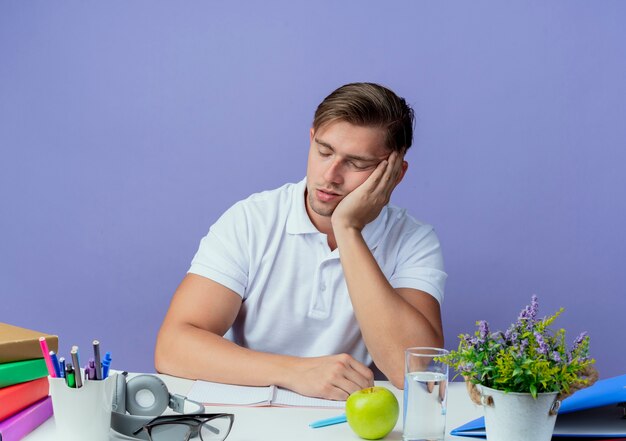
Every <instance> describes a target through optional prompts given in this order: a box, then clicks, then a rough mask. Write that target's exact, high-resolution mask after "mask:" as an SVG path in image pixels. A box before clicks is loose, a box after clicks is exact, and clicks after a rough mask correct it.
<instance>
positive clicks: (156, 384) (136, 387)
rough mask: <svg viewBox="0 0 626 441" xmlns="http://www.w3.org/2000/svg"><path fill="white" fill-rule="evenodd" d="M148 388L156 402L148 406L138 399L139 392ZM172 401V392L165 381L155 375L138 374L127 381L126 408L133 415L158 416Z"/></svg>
mask: <svg viewBox="0 0 626 441" xmlns="http://www.w3.org/2000/svg"><path fill="white" fill-rule="evenodd" d="M144 390H147V391H149V392H150V393H151V394H152V396H154V402H153V403H151V404H150V405H148V406H146V405H143V404H141V403H139V402H138V401H137V394H138V393H139V392H141V391H144ZM169 403H170V394H169V391H168V390H167V386H166V385H165V383H163V381H162V380H161V379H160V378H158V377H155V376H154V375H138V376H136V377H133V378H131V379H130V380H128V382H127V383H126V410H127V411H128V413H130V414H131V415H145V416H158V415H161V414H162V413H163V411H164V410H165V409H167V406H168V405H169Z"/></svg>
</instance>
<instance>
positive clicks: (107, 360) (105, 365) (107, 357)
mask: <svg viewBox="0 0 626 441" xmlns="http://www.w3.org/2000/svg"><path fill="white" fill-rule="evenodd" d="M110 368H111V353H110V352H107V353H106V354H104V360H102V379H103V380H104V379H105V378H106V377H108V376H109V369H110Z"/></svg>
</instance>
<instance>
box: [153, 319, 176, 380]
mask: <svg viewBox="0 0 626 441" xmlns="http://www.w3.org/2000/svg"><path fill="white" fill-rule="evenodd" d="M167 342H168V337H167V333H166V332H165V331H164V330H163V329H161V330H160V332H159V335H158V336H157V340H156V344H155V346H154V369H155V370H156V371H157V372H158V373H160V374H171V373H172V366H171V363H170V360H171V356H170V357H168V354H170V355H171V350H170V349H171V348H169V345H168V344H167Z"/></svg>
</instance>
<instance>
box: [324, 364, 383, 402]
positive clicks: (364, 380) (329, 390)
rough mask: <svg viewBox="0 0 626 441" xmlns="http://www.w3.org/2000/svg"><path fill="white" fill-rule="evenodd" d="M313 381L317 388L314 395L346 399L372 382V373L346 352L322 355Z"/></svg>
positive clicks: (332, 398)
mask: <svg viewBox="0 0 626 441" xmlns="http://www.w3.org/2000/svg"><path fill="white" fill-rule="evenodd" d="M323 358H324V359H325V360H324V363H323V365H321V366H318V369H316V370H319V372H318V375H315V381H316V383H317V384H318V386H319V390H318V391H317V392H316V393H315V395H317V396H320V397H321V398H326V399H331V400H346V399H347V398H348V396H350V394H351V393H353V392H356V391H358V390H361V389H365V388H366V387H370V386H372V385H373V384H374V374H373V373H372V371H371V370H370V369H369V368H368V367H367V366H365V365H363V364H362V363H360V362H358V361H356V360H355V359H354V358H352V357H351V356H350V355H348V354H339V355H334V356H329V357H323Z"/></svg>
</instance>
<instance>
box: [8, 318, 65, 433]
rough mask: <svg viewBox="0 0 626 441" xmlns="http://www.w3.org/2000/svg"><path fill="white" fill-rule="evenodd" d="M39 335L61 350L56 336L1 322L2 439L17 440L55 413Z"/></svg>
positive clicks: (51, 345)
mask: <svg viewBox="0 0 626 441" xmlns="http://www.w3.org/2000/svg"><path fill="white" fill-rule="evenodd" d="M39 337H45V338H46V341H47V343H48V347H49V349H50V350H53V351H55V352H56V351H57V350H58V346H59V339H58V337H57V336H56V335H48V334H45V333H41V332H37V331H32V330H29V329H24V328H20V327H18V326H12V325H8V324H6V323H0V441H18V440H20V439H22V438H24V437H25V436H26V435H27V434H28V433H30V432H31V431H33V430H34V429H35V428H36V427H38V426H39V425H41V424H42V423H43V422H44V421H46V420H47V419H48V418H50V417H51V416H52V402H51V399H50V397H49V396H48V369H47V366H46V362H45V359H44V358H43V353H42V352H41V347H40V345H39Z"/></svg>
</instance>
